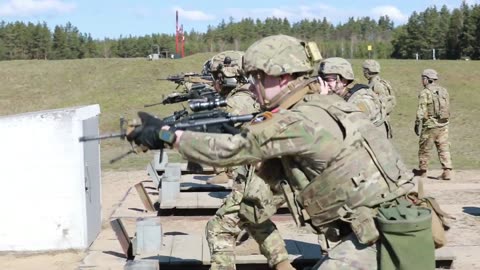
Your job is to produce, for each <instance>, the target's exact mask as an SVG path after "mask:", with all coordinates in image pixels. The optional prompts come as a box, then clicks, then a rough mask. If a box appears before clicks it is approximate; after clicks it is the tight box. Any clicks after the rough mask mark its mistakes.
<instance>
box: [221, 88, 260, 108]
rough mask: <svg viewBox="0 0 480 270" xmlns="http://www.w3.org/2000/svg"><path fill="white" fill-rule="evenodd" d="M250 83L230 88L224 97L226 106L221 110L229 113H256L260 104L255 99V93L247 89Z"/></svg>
mask: <svg viewBox="0 0 480 270" xmlns="http://www.w3.org/2000/svg"><path fill="white" fill-rule="evenodd" d="M249 87H250V84H246V85H243V86H241V87H239V88H236V89H234V90H232V91H231V92H230V93H229V94H228V95H227V98H226V101H227V106H226V107H224V108H222V109H223V110H225V111H227V112H229V113H231V114H238V115H240V114H250V113H258V112H259V111H260V105H259V104H258V102H257V101H256V96H255V94H254V93H253V92H252V91H251V90H250V89H249Z"/></svg>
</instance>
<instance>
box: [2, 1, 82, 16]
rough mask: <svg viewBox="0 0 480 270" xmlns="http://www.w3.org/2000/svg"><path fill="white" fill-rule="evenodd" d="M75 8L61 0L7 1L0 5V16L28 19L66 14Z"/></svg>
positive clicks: (73, 5)
mask: <svg viewBox="0 0 480 270" xmlns="http://www.w3.org/2000/svg"><path fill="white" fill-rule="evenodd" d="M75 8H76V5H75V4H73V3H64V2H63V1H61V0H9V1H8V2H7V3H4V4H1V5H0V16H20V17H28V16H32V15H41V14H45V13H48V14H52V13H68V12H70V11H72V10H74V9H75Z"/></svg>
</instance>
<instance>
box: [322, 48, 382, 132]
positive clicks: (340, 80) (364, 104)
mask: <svg viewBox="0 0 480 270" xmlns="http://www.w3.org/2000/svg"><path fill="white" fill-rule="evenodd" d="M318 75H319V80H320V83H321V85H322V86H323V87H327V88H328V89H329V90H330V92H333V93H335V94H337V95H339V96H340V97H342V98H343V99H344V100H345V101H347V102H349V103H352V104H355V105H356V106H358V108H359V109H360V110H361V111H363V112H365V113H366V114H367V115H368V117H369V118H370V121H372V123H373V124H374V125H375V126H377V127H379V130H382V132H385V136H388V128H386V126H387V124H386V123H385V122H386V121H385V120H386V115H385V114H384V110H383V109H384V108H383V107H382V103H381V101H380V99H379V97H378V95H376V94H375V93H374V92H373V91H372V90H371V89H370V88H369V86H368V85H364V84H359V83H356V82H355V76H354V74H353V69H352V65H351V64H350V63H349V62H348V61H347V60H345V59H343V58H340V57H332V58H327V59H324V60H323V61H322V62H321V63H320V68H319V70H318ZM388 137H389V138H390V136H388Z"/></svg>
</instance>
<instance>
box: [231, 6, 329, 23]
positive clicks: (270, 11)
mask: <svg viewBox="0 0 480 270" xmlns="http://www.w3.org/2000/svg"><path fill="white" fill-rule="evenodd" d="M333 10H335V9H334V8H332V7H330V6H327V5H324V4H316V5H311V6H305V5H300V6H280V7H275V8H248V9H243V8H228V9H226V10H225V12H224V14H226V16H227V17H230V16H231V17H233V18H234V19H236V20H241V19H243V18H254V19H256V18H259V19H265V18H268V17H270V18H271V17H276V18H288V20H289V21H290V22H296V21H299V20H302V19H314V18H316V19H320V18H323V17H328V16H327V14H328V15H330V14H329V13H330V12H331V11H333Z"/></svg>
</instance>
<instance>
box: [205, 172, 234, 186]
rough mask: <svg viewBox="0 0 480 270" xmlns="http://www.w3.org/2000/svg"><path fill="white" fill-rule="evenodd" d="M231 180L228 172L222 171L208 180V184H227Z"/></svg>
mask: <svg viewBox="0 0 480 270" xmlns="http://www.w3.org/2000/svg"><path fill="white" fill-rule="evenodd" d="M229 180H230V177H228V175H227V173H226V172H221V173H219V174H217V175H215V176H214V177H212V178H210V179H208V180H207V184H227V183H228V181H229Z"/></svg>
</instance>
